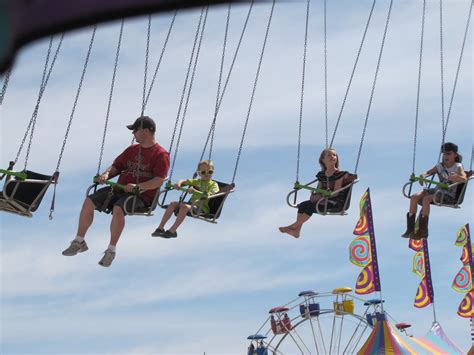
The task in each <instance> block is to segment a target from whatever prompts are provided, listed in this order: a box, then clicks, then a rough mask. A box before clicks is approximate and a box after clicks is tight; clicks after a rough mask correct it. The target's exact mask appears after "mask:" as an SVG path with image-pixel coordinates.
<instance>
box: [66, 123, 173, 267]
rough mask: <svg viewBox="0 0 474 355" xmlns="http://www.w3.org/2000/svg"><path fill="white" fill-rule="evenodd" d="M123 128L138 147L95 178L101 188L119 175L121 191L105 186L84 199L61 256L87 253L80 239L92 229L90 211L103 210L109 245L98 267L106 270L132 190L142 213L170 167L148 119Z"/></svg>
mask: <svg viewBox="0 0 474 355" xmlns="http://www.w3.org/2000/svg"><path fill="white" fill-rule="evenodd" d="M127 128H128V129H130V130H131V131H132V133H133V136H134V137H135V140H136V141H137V143H138V144H132V145H131V146H129V147H128V148H127V149H125V150H124V151H123V153H122V154H120V155H119V156H118V157H117V158H116V159H115V160H114V162H113V163H112V165H111V166H110V167H109V168H107V169H106V170H105V171H104V172H103V173H102V174H100V175H99V176H98V178H97V181H98V182H99V183H101V184H102V183H104V182H105V181H107V180H108V179H111V178H113V177H114V176H117V175H119V178H118V183H119V184H122V185H125V191H122V190H118V189H116V188H115V189H114V188H112V187H110V186H107V187H104V188H101V189H99V190H97V191H96V192H95V193H93V194H92V195H90V196H88V197H86V199H85V200H84V204H83V206H82V210H81V214H80V217H79V227H78V229H77V236H76V238H75V239H74V240H73V241H72V242H71V245H70V246H69V247H68V248H67V249H65V250H64V251H63V255H65V256H73V255H76V254H78V253H82V252H84V251H86V250H88V247H87V244H86V242H85V240H84V238H85V235H86V232H87V230H88V229H89V227H90V226H91V225H92V221H93V219H94V210H99V211H102V210H104V209H107V210H108V211H112V221H111V223H110V244H109V246H108V248H107V250H106V251H105V252H104V256H103V257H102V259H101V260H100V261H99V265H102V266H105V267H108V266H110V264H111V263H112V261H113V260H114V258H115V247H116V245H117V242H118V240H119V239H120V235H121V234H122V231H123V228H124V226H125V215H126V211H132V209H133V206H132V205H133V200H134V199H128V198H129V197H130V196H131V195H133V191H134V189H136V188H138V189H139V190H140V195H139V196H138V197H137V198H136V199H135V210H140V209H141V210H143V209H144V208H146V207H148V206H150V205H151V203H152V201H153V199H154V197H155V195H156V193H157V191H158V189H159V188H160V187H161V185H162V184H163V181H164V180H165V179H166V177H167V174H168V169H169V166H170V159H169V153H168V152H167V151H166V150H165V149H164V148H163V147H161V146H160V145H159V144H158V143H157V142H156V140H155V131H156V125H155V122H154V121H153V120H152V119H151V118H150V117H148V116H142V117H139V118H137V119H136V121H135V122H134V123H133V124H131V125H128V126H127ZM127 199H128V201H127V205H126V206H125V202H126V200H127Z"/></svg>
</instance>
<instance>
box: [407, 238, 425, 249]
mask: <svg viewBox="0 0 474 355" xmlns="http://www.w3.org/2000/svg"><path fill="white" fill-rule="evenodd" d="M408 247H409V248H410V249H411V250H414V251H420V250H421V249H423V239H419V240H415V239H411V238H410V241H409V242H408Z"/></svg>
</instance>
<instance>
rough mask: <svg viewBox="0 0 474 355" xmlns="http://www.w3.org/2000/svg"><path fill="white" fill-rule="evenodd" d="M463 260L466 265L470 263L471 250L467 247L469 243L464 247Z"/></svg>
mask: <svg viewBox="0 0 474 355" xmlns="http://www.w3.org/2000/svg"><path fill="white" fill-rule="evenodd" d="M461 261H462V263H463V265H466V264H468V263H469V250H468V249H467V245H465V246H464V248H462V255H461Z"/></svg>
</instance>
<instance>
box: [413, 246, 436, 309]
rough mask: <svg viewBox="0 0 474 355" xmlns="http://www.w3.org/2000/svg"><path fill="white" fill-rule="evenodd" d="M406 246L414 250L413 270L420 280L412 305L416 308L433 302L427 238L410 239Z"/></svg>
mask: <svg viewBox="0 0 474 355" xmlns="http://www.w3.org/2000/svg"><path fill="white" fill-rule="evenodd" d="M408 247H409V248H410V249H412V250H413V251H415V256H414V257H413V272H414V273H415V274H417V275H418V276H420V277H421V282H420V284H419V285H418V289H417V291H416V296H415V302H414V306H415V307H416V308H423V307H426V306H428V305H430V304H431V303H433V302H434V291H433V283H432V281H431V266H430V255H429V252H428V239H420V240H414V239H410V241H409V244H408Z"/></svg>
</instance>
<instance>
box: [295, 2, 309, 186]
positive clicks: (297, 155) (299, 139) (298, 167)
mask: <svg viewBox="0 0 474 355" xmlns="http://www.w3.org/2000/svg"><path fill="white" fill-rule="evenodd" d="M310 1H311V0H307V1H306V19H305V31H304V48H303V69H302V72H301V96H300V117H299V121H298V149H297V153H296V180H295V181H299V176H300V157H301V130H302V126H303V107H304V105H303V103H304V84H305V74H306V52H307V48H308V26H309V4H310Z"/></svg>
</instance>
